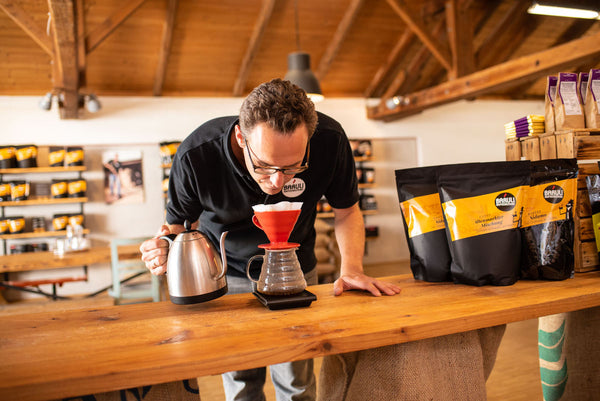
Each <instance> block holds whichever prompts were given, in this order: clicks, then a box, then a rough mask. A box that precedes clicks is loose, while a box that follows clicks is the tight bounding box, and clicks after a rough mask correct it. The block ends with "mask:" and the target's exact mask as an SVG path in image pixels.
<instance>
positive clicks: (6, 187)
mask: <svg viewBox="0 0 600 401" xmlns="http://www.w3.org/2000/svg"><path fill="white" fill-rule="evenodd" d="M11 193H12V190H11V188H10V184H2V183H0V196H8V195H10V194H11Z"/></svg>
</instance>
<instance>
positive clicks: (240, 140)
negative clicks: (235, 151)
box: [234, 124, 246, 149]
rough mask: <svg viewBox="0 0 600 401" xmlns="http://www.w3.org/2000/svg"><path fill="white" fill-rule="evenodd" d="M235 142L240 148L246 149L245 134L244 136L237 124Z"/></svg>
mask: <svg viewBox="0 0 600 401" xmlns="http://www.w3.org/2000/svg"><path fill="white" fill-rule="evenodd" d="M234 130H235V141H236V142H237V144H238V146H239V147H240V148H242V149H243V148H244V147H246V144H245V143H244V134H242V130H241V129H240V126H239V125H237V124H236V126H235V128H234Z"/></svg>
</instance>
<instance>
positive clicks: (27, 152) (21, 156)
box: [16, 146, 37, 161]
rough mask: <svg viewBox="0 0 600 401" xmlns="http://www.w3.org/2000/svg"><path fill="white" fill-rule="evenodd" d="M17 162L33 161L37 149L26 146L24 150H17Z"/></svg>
mask: <svg viewBox="0 0 600 401" xmlns="http://www.w3.org/2000/svg"><path fill="white" fill-rule="evenodd" d="M16 154H17V160H19V161H21V160H27V159H35V158H36V157H37V148H35V147H34V146H28V147H26V148H20V149H17V153H16Z"/></svg>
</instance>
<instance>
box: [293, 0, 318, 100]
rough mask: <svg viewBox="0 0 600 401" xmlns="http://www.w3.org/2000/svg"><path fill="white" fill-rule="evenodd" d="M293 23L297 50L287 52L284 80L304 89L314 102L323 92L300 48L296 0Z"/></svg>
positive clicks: (304, 53) (305, 55)
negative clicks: (286, 67) (286, 68)
mask: <svg viewBox="0 0 600 401" xmlns="http://www.w3.org/2000/svg"><path fill="white" fill-rule="evenodd" d="M294 24H295V28H296V49H297V51H295V52H293V53H289V54H288V71H287V73H286V74H285V78H284V79H286V80H288V81H290V82H291V83H293V84H295V85H297V86H299V87H300V88H302V89H304V91H305V92H306V94H307V95H308V97H309V98H310V99H311V100H312V101H313V102H314V103H316V102H320V101H321V100H323V92H321V85H319V80H318V79H317V77H316V76H315V74H313V72H312V71H311V69H310V55H309V54H308V53H306V52H303V51H301V50H300V24H299V19H298V0H294Z"/></svg>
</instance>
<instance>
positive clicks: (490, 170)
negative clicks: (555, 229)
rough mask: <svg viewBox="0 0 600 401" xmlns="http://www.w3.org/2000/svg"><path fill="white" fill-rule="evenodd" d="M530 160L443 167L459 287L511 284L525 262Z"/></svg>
mask: <svg viewBox="0 0 600 401" xmlns="http://www.w3.org/2000/svg"><path fill="white" fill-rule="evenodd" d="M529 166H530V162H529V161H514V162H490V163H466V164H459V165H449V166H440V167H439V169H438V191H439V195H440V200H441V202H442V208H443V211H444V219H445V225H446V232H447V237H448V238H449V239H450V242H449V249H450V254H451V255H452V263H451V265H450V270H451V274H452V278H453V280H454V281H455V282H457V283H463V284H470V285H486V284H492V285H510V284H513V283H515V282H516V281H517V279H518V276H519V268H520V261H521V233H520V230H519V223H520V221H521V217H522V212H523V198H524V194H525V191H526V188H527V187H528V186H529V168H530V167H529Z"/></svg>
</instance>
